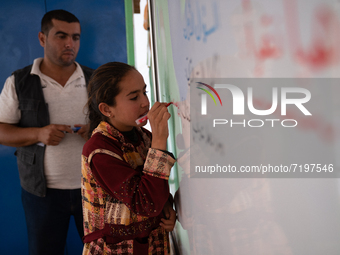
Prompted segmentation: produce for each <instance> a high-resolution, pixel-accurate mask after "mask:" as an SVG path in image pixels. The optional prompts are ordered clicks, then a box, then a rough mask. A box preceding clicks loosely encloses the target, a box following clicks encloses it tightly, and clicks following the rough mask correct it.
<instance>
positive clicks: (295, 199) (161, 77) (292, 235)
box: [151, 0, 340, 255]
mask: <svg viewBox="0 0 340 255" xmlns="http://www.w3.org/2000/svg"><path fill="white" fill-rule="evenodd" d="M151 3H152V7H151V9H152V10H151V14H152V19H153V33H154V45H153V46H154V50H155V67H156V71H157V72H156V75H155V78H156V81H157V84H158V89H159V100H161V101H166V102H169V101H172V102H174V105H175V106H174V107H172V108H170V109H169V110H170V111H171V114H172V117H171V119H170V122H169V123H170V133H171V137H170V139H169V149H170V150H171V151H173V152H174V153H175V154H176V156H177V159H178V162H177V165H176V168H174V169H173V170H172V174H171V178H170V185H171V192H172V193H173V194H174V196H175V204H176V210H177V214H178V222H177V224H176V228H175V230H174V232H173V237H174V238H173V239H174V243H175V246H177V247H176V249H175V251H176V252H177V253H179V254H247V255H248V254H259V255H260V254H261V255H263V254H275V255H276V254H299V255H300V254H339V253H340V242H339V240H340V219H339V215H340V203H339V198H340V197H339V192H340V189H339V187H340V182H339V148H340V146H339V144H340V143H339V123H340V121H339V117H338V116H340V115H339V109H340V108H339V105H338V104H339V103H338V101H339V100H337V97H338V95H339V93H338V92H339V91H338V90H339V88H338V86H337V84H339V82H338V78H339V76H340V47H339V45H340V10H339V7H340V2H339V1H330V0H308V1H307V0H275V1H273V0H259V1H253V0H240V1H236V0H229V1H223V0H212V1H208V0H195V1H194V0H174V1H166V0H159V1H151ZM220 79H222V80H220ZM242 79H243V80H242ZM261 79H266V81H268V80H269V81H272V83H273V84H274V85H273V86H272V87H270V90H269V91H272V88H273V87H277V89H278V90H279V93H282V89H284V88H287V87H299V88H305V89H307V90H308V91H310V93H311V95H312V96H311V100H309V101H308V103H306V104H305V107H306V109H308V110H309V111H310V112H311V113H312V114H311V116H307V115H304V114H303V113H301V111H300V110H299V109H298V108H297V107H295V106H296V105H293V106H292V108H290V109H291V110H292V109H293V110H292V111H291V112H292V113H293V115H292V114H291V115H290V117H289V118H288V117H287V118H286V119H296V120H297V121H298V122H299V124H298V125H297V127H296V128H292V129H284V128H282V127H281V128H280V129H276V128H271V127H270V126H269V127H265V128H262V127H261V128H258V129H254V128H253V129H251V128H249V129H240V128H238V129H231V128H230V126H229V127H228V128H229V129H228V128H227V127H226V126H225V125H224V126H223V125H219V126H218V128H219V129H217V128H216V127H215V128H214V127H212V123H213V121H214V119H216V118H219V119H224V120H228V121H229V122H228V123H229V124H230V120H231V118H235V119H234V121H235V120H237V118H236V117H235V115H233V112H232V110H233V108H232V101H233V100H234V98H230V95H231V94H230V91H228V90H223V89H221V88H218V86H217V84H221V83H222V84H227V83H228V82H230V83H231V82H234V85H235V84H236V81H237V80H238V81H240V80H241V81H242V83H240V84H238V85H237V86H238V87H239V88H240V89H241V90H242V91H243V93H244V94H245V96H246V97H247V96H249V95H247V94H246V93H247V88H248V87H252V88H253V89H254V95H255V93H257V94H256V97H257V98H256V99H258V102H259V104H260V105H261V103H263V102H266V100H267V101H268V102H271V99H272V97H271V94H270V93H269V94H268V93H267V92H268V88H269V87H268V86H262V87H261V86H260V85H255V84H254V81H255V80H256V81H260V80H261ZM245 80H248V81H251V83H250V85H249V84H248V85H245V86H244V87H242V84H245ZM199 81H201V82H203V83H205V84H210V85H211V86H213V87H215V89H216V90H217V92H218V94H220V95H221V99H222V100H221V101H223V104H224V106H223V107H222V106H220V108H218V105H217V104H216V105H215V104H214V102H213V100H212V97H210V96H209V95H208V96H207V99H206V102H207V111H208V113H207V116H203V115H202V111H201V108H202V102H203V101H201V100H203V99H202V95H203V94H204V93H205V92H202V90H199V89H196V86H197V82H199ZM288 81H289V86H288V85H287V84H288V83H287V82H288ZM293 81H294V82H293ZM322 84H327V85H324V86H322ZM201 88H203V87H201ZM207 90H208V91H210V92H211V94H212V95H213V96H214V97H215V99H216V101H217V103H218V100H217V97H216V96H217V94H216V95H215V94H214V93H213V92H212V91H211V90H209V89H207ZM266 93H267V94H266ZM302 95H303V96H304V94H302ZM300 96H301V94H300ZM245 100H246V99H245ZM278 100H280V98H279V99H278ZM281 101H282V98H281ZM245 104H246V103H245ZM221 105H222V103H221ZM228 106H229V108H228ZM269 106H270V105H269ZM281 107H282V105H281ZM294 107H295V108H294ZM278 110H279V107H278ZM228 111H229V112H228ZM230 111H231V112H230ZM247 114H249V111H248V112H246V113H245V114H244V115H245V116H242V117H243V119H246V122H247V123H248V120H249V118H251V119H261V120H263V118H262V117H263V116H262V117H259V116H256V118H255V117H254V116H252V115H247ZM279 114H280V113H279ZM195 116H196V117H197V116H198V117H197V118H196V119H195ZM292 116H293V117H292ZM203 117H204V118H205V117H207V118H206V119H203ZM267 117H268V116H267ZM282 117H284V116H282V114H281V115H280V117H277V118H279V119H280V121H282V119H281V118H282ZM271 118H273V117H271ZM203 120H204V121H203ZM252 123H253V124H254V123H255V122H252ZM254 125H255V124H254ZM221 130H222V131H221ZM195 136H196V137H195ZM221 148H223V150H221ZM221 151H222V152H221ZM293 158H294V160H296V161H292V159H293ZM218 160H220V161H218ZM269 160H272V161H270V162H272V164H284V165H285V164H287V165H291V164H292V163H294V162H298V163H297V164H296V167H297V168H296V171H297V172H299V173H300V174H299V175H294V174H295V173H296V172H294V174H293V175H292V174H291V175H285V173H284V172H283V174H281V175H278V174H276V173H273V174H272V175H263V176H254V175H243V176H240V175H233V176H232V177H228V176H226V174H225V173H221V174H220V175H215V174H211V173H204V174H203V173H202V172H200V173H197V172H195V167H194V163H193V162H195V163H196V162H200V163H199V164H200V165H203V164H204V163H202V162H209V164H210V165H211V164H212V162H222V163H220V164H223V162H226V165H227V163H228V162H231V161H232V162H233V164H234V165H235V166H236V165H237V166H238V168H239V167H240V166H242V165H243V166H244V165H248V166H254V165H257V166H262V167H263V165H266V164H267V166H268V164H269V163H268V162H269ZM319 161H320V163H321V162H322V166H324V165H325V164H327V167H329V165H332V174H331V175H327V174H326V175H324V174H320V173H321V171H320V172H317V171H316V167H317V166H316V165H315V166H313V164H314V163H317V162H319ZM299 167H300V168H299ZM307 167H308V173H307ZM312 167H315V168H313V175H310V173H311V168H312ZM201 170H202V169H201ZM210 170H211V169H210ZM300 170H301V171H300ZM324 170H325V171H324V173H325V172H326V171H329V170H330V169H329V168H327V169H324ZM214 171H215V170H214ZM328 173H329V172H328ZM212 176H214V177H212Z"/></svg>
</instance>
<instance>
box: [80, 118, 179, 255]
mask: <svg viewBox="0 0 340 255" xmlns="http://www.w3.org/2000/svg"><path fill="white" fill-rule="evenodd" d="M136 130H137V135H138V139H137V140H138V141H137V142H135V143H133V142H132V143H131V142H129V141H127V139H126V138H125V137H124V136H123V135H122V134H121V133H120V132H119V131H118V130H116V129H115V128H114V127H113V126H111V125H110V124H108V123H107V122H101V123H100V124H99V125H98V127H97V128H96V129H95V130H94V131H93V134H92V137H91V138H90V139H89V141H88V142H87V143H86V144H85V146H84V149H83V154H82V196H83V215H84V232H85V236H84V243H85V246H84V250H83V254H86V255H87V254H169V240H168V234H167V233H166V232H165V230H164V229H163V228H162V227H160V226H159V223H160V219H161V218H163V217H164V216H163V214H162V209H163V206H164V204H165V202H166V201H167V200H168V198H169V186H168V178H169V174H170V169H171V167H172V166H173V164H174V163H175V159H173V157H172V156H170V155H169V154H168V153H166V152H163V151H160V150H157V149H151V148H150V146H151V133H150V132H148V131H147V130H145V129H144V128H136Z"/></svg>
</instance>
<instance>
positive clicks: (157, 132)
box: [148, 102, 171, 150]
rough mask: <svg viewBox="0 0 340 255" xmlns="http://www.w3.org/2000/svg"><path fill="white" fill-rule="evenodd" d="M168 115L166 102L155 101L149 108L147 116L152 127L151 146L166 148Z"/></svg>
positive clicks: (160, 148)
mask: <svg viewBox="0 0 340 255" xmlns="http://www.w3.org/2000/svg"><path fill="white" fill-rule="evenodd" d="M170 116H171V115H170V113H169V112H168V109H167V107H166V103H160V102H156V103H155V104H154V105H153V106H152V108H151V109H150V111H149V113H148V118H149V121H150V126H151V129H152V144H151V147H152V148H154V149H159V150H166V141H167V139H168V136H169V130H168V119H169V118H170Z"/></svg>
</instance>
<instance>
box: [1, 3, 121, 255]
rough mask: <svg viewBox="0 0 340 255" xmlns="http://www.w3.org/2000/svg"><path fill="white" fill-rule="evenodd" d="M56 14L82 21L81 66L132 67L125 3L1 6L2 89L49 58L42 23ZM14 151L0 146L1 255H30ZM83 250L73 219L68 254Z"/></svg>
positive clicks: (79, 57)
mask: <svg viewBox="0 0 340 255" xmlns="http://www.w3.org/2000/svg"><path fill="white" fill-rule="evenodd" d="M53 9H65V10H67V11H70V12H72V13H73V14H75V15H76V16H77V17H78V19H79V20H80V23H81V28H82V35H81V43H80V51H79V54H78V57H77V61H78V62H79V63H81V64H84V65H87V66H89V67H92V68H97V67H98V66H99V65H101V64H104V63H106V62H109V61H121V62H127V53H126V30H125V9H124V1H123V0H101V1H93V0H58V1H57V0H55V1H52V0H45V1H43V0H40V1H38V0H12V1H1V3H0V90H1V89H2V87H3V84H4V82H5V80H6V78H7V77H8V76H9V75H11V73H12V72H13V71H14V70H16V69H19V68H22V67H24V66H26V65H29V64H31V63H32V62H33V59H35V58H37V57H43V48H42V47H41V46H40V44H39V41H38V32H39V31H40V21H41V18H42V16H43V15H44V14H45V12H46V11H50V10H53ZM14 151H15V149H14V148H10V147H6V146H2V145H0V174H1V177H0V187H1V191H0V226H1V231H0V254H23V255H25V254H28V251H27V249H28V244H27V233H26V224H25V216H24V212H23V209H22V205H21V197H20V194H21V187H20V182H19V175H18V170H17V165H16V158H15V156H14ZM79 171H80V169H79ZM79 181H80V180H79ZM81 251H82V243H81V241H80V239H79V237H78V234H77V231H76V229H75V227H74V222H73V220H72V221H71V224H70V233H69V236H68V240H67V250H66V251H65V254H81Z"/></svg>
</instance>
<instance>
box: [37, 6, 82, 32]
mask: <svg viewBox="0 0 340 255" xmlns="http://www.w3.org/2000/svg"><path fill="white" fill-rule="evenodd" d="M52 19H56V20H60V21H66V22H68V23H72V22H78V23H80V22H79V20H78V19H77V17H76V16H74V15H73V14H72V13H70V12H68V11H65V10H53V11H49V12H46V13H45V15H44V17H43V18H42V20H41V32H43V33H44V34H45V35H48V32H49V31H50V29H51V28H52V27H53V23H52Z"/></svg>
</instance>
